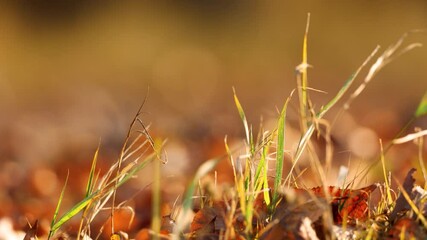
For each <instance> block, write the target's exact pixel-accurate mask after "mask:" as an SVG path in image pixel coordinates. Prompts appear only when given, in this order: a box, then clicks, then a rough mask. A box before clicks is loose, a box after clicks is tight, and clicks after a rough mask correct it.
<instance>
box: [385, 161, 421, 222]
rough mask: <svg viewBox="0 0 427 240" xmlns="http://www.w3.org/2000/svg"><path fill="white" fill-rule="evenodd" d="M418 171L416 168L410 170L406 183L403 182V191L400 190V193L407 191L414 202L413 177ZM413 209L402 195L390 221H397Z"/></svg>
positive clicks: (397, 201)
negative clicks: (404, 213) (400, 216)
mask: <svg viewBox="0 0 427 240" xmlns="http://www.w3.org/2000/svg"><path fill="white" fill-rule="evenodd" d="M415 171H416V169H415V168H412V169H411V170H409V172H408V174H407V175H406V178H405V182H403V189H401V190H400V192H402V191H405V192H406V193H408V195H409V197H410V198H411V199H412V200H413V199H414V197H415V193H413V192H412V190H413V189H414V184H415V179H414V177H413V176H412V175H413V174H414V172H415ZM410 209H411V206H410V205H409V203H408V201H407V200H406V198H405V196H403V194H402V193H401V194H400V195H399V197H398V198H397V200H396V205H395V207H394V209H393V211H392V212H391V214H390V217H389V219H390V221H392V222H393V221H394V220H396V218H397V217H398V216H399V215H401V214H402V213H403V212H405V211H408V210H410Z"/></svg>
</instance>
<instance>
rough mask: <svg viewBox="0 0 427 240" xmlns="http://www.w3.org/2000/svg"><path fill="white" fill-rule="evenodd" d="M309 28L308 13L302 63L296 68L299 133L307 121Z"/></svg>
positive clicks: (304, 128)
mask: <svg viewBox="0 0 427 240" xmlns="http://www.w3.org/2000/svg"><path fill="white" fill-rule="evenodd" d="M309 26H310V13H308V14H307V25H306V27H305V33H304V40H303V46H302V63H301V64H300V65H299V66H297V68H296V70H297V74H298V75H297V80H298V95H299V98H300V101H299V103H300V125H301V131H302V132H305V131H306V130H307V124H306V123H305V122H306V120H307V102H308V96H307V87H308V81H307V78H308V77H307V68H308V67H309V64H308V62H307V41H308V29H309Z"/></svg>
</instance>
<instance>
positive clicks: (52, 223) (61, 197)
mask: <svg viewBox="0 0 427 240" xmlns="http://www.w3.org/2000/svg"><path fill="white" fill-rule="evenodd" d="M69 175H70V172H69V171H68V172H67V178H65V183H64V187H63V188H62V191H61V195H60V196H59V200H58V204H56V208H55V213H54V214H53V218H52V222H51V224H50V231H49V235H48V237H47V238H48V239H50V237H52V236H53V234H55V232H56V230H57V229H58V228H59V227H58V228H55V225H56V224H55V222H56V218H57V217H58V213H59V208H60V207H61V203H62V199H63V198H64V193H65V188H66V186H67V183H68V177H69Z"/></svg>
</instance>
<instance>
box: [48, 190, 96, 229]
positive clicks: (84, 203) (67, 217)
mask: <svg viewBox="0 0 427 240" xmlns="http://www.w3.org/2000/svg"><path fill="white" fill-rule="evenodd" d="M97 195H98V192H95V193H93V194H92V195H90V196H88V197H86V198H84V199H83V200H82V201H80V202H79V203H77V204H76V205H74V207H73V208H71V209H70V210H69V211H68V212H67V213H65V214H64V215H63V216H62V217H61V218H60V219H59V220H58V221H57V222H56V223H55V224H54V225H53V226H51V230H50V231H51V232H52V234H53V233H55V232H56V231H57V230H58V229H59V228H60V227H61V226H62V225H64V223H66V222H67V221H68V220H70V219H71V218H72V217H74V216H75V215H77V214H78V213H79V212H80V211H81V210H83V209H84V208H85V207H86V206H87V205H88V204H89V203H90V202H91V201H92V199H93V198H94V197H95V196H97Z"/></svg>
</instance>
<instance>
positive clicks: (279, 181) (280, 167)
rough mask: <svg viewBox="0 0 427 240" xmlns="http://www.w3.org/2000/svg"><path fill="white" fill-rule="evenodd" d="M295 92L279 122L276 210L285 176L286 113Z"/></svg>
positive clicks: (282, 112) (275, 190) (275, 183)
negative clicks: (283, 176) (283, 175)
mask: <svg viewBox="0 0 427 240" xmlns="http://www.w3.org/2000/svg"><path fill="white" fill-rule="evenodd" d="M292 94H293V91H292V92H291V94H290V96H289V97H288V99H286V102H285V104H284V105H283V108H282V111H281V112H280V116H279V121H278V123H277V146H276V151H277V153H276V173H275V179H274V191H273V200H272V204H271V207H272V209H274V207H275V206H276V204H277V202H278V199H279V192H278V190H279V188H280V185H281V184H282V174H283V160H284V157H285V154H284V148H285V125H286V112H287V109H288V103H289V101H290V99H291V97H292Z"/></svg>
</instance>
